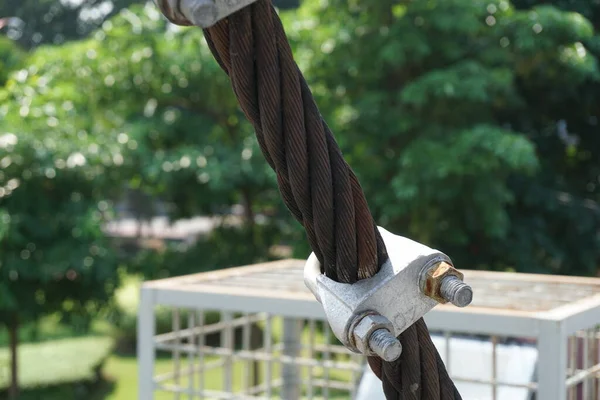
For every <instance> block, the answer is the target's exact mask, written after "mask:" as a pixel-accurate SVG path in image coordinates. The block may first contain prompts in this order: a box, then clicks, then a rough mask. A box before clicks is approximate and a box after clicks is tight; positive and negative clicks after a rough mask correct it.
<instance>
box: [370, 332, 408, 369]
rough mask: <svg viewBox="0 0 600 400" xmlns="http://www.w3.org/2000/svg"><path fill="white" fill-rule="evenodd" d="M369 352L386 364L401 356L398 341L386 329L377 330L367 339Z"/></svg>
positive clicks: (400, 346)
mask: <svg viewBox="0 0 600 400" xmlns="http://www.w3.org/2000/svg"><path fill="white" fill-rule="evenodd" d="M369 347H370V348H371V351H373V352H374V353H376V354H377V355H378V356H379V357H381V358H382V359H383V360H385V361H387V362H392V361H395V360H397V359H398V358H399V357H400V354H402V345H401V344H400V341H399V340H398V339H397V338H396V337H395V336H394V335H392V334H391V333H390V331H388V330H387V329H378V330H376V331H375V332H373V333H372V334H371V337H370V338H369Z"/></svg>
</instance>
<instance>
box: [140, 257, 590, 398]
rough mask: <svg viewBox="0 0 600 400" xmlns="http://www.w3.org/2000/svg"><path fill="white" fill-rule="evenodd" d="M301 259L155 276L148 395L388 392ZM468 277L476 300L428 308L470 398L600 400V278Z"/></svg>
mask: <svg viewBox="0 0 600 400" xmlns="http://www.w3.org/2000/svg"><path fill="white" fill-rule="evenodd" d="M303 263H304V262H303V261H300V260H286V261H280V262H274V263H267V264H261V265H255V266H249V267H241V268H233V269H227V270H222V271H217V272H210V273H204V274H196V275H190V276H184V277H179V278H170V279H164V280H159V281H154V282H147V283H146V284H145V285H144V286H143V288H142V291H141V304H140V310H139V321H138V359H139V367H140V375H139V393H140V394H139V396H140V397H139V398H140V399H141V400H152V399H154V394H155V393H156V392H159V391H160V392H167V393H170V394H171V395H172V398H173V399H233V398H235V399H249V398H269V399H271V398H282V399H286V400H294V399H299V398H339V399H347V398H357V396H358V393H359V392H360V393H367V392H368V393H370V395H369V396H370V397H367V398H368V399H373V400H375V399H377V398H382V399H383V397H382V392H381V388H380V387H377V385H375V386H374V387H371V388H367V387H366V386H365V385H366V384H365V382H367V381H369V380H368V379H367V378H368V375H367V377H365V376H364V375H363V371H365V370H367V368H365V361H364V359H363V358H362V357H361V356H359V355H355V354H351V353H349V352H348V351H347V350H346V349H345V348H344V347H342V346H339V345H338V344H336V343H335V342H334V341H333V340H332V339H335V338H334V337H333V335H332V334H331V333H330V331H329V329H328V326H327V324H326V323H322V321H324V318H325V317H324V313H323V310H322V309H321V305H320V304H318V303H317V302H316V301H315V300H314V298H313V296H312V294H310V292H309V291H308V289H306V288H305V287H304V285H303V281H302V267H303ZM465 277H466V280H467V281H468V282H469V283H470V284H471V285H472V287H473V289H474V291H475V298H474V301H473V304H472V305H471V306H469V307H467V308H466V309H457V308H454V307H452V306H438V307H436V308H435V309H434V310H433V311H431V312H430V313H429V314H427V316H426V318H425V319H426V322H427V324H428V326H429V328H430V330H431V332H432V337H433V340H434V343H435V344H436V347H437V348H438V351H439V352H440V354H441V356H442V359H443V360H444V362H445V364H446V366H447V369H448V371H449V373H450V375H451V377H452V378H453V380H454V382H455V383H456V385H457V387H458V388H459V391H460V392H461V393H462V394H463V398H465V399H469V400H487V399H490V400H505V399H507V400H519V399H523V400H530V399H536V400H599V399H600V385H599V379H600V346H599V345H598V344H599V341H600V330H599V329H598V325H599V324H600V279H593V278H572V277H555V276H541V275H529V274H513V273H493V272H478V271H465ZM165 306H166V307H171V308H172V310H173V313H172V315H173V321H172V329H171V331H170V332H167V333H162V334H157V333H156V322H155V310H156V309H157V307H165ZM183 312H185V314H186V316H185V317H183V316H182V313H183ZM215 312H216V313H217V315H218V317H217V318H214V313H215ZM209 313H212V314H211V315H213V318H211V319H210V321H208V320H207V318H206V316H207V315H209ZM164 354H168V355H169V357H170V359H171V361H170V362H169V363H168V364H167V363H166V362H165V361H164V358H163V355H164ZM157 355H161V357H158V356H157ZM165 369H166V370H165ZM361 379H363V385H362V386H361V388H360V391H359V390H358V388H359V384H360V382H361ZM368 390H370V392H369V391H368ZM373 396H376V397H373ZM377 396H378V397H377ZM161 398H162V397H161Z"/></svg>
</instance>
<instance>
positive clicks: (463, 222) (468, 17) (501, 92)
mask: <svg viewBox="0 0 600 400" xmlns="http://www.w3.org/2000/svg"><path fill="white" fill-rule="evenodd" d="M299 13H300V15H295V16H289V17H288V18H287V19H286V24H287V26H288V32H289V36H290V37H291V39H292V40H293V41H294V42H296V43H298V45H297V46H296V47H297V50H296V55H297V59H298V60H299V62H300V63H301V68H302V69H303V70H304V71H307V74H308V76H309V78H310V80H311V84H312V87H313V88H314V92H315V94H316V95H317V96H318V98H319V99H318V100H319V104H320V105H321V107H322V109H323V112H324V114H325V115H328V116H330V118H329V119H330V122H331V124H332V125H333V128H334V132H336V134H337V137H338V140H339V142H340V144H341V146H342V148H343V149H344V150H345V155H346V157H347V159H348V161H349V162H350V164H351V165H353V166H355V168H356V170H357V174H358V175H359V177H360V178H361V182H362V183H363V185H364V188H365V191H366V193H367V198H368V199H369V201H370V204H371V208H372V210H373V211H374V214H375V217H376V219H377V220H378V222H379V223H380V224H381V225H384V226H386V227H388V228H389V229H392V230H394V231H396V232H398V233H403V234H406V235H408V236H410V237H413V238H415V239H417V240H420V241H423V242H425V243H429V244H431V245H433V246H436V247H437V248H441V249H443V250H444V251H446V252H448V253H449V254H450V255H451V256H452V257H453V258H454V259H455V261H456V262H457V264H458V265H463V266H465V267H468V268H485V269H503V270H504V269H513V268H516V269H518V270H521V271H538V272H542V271H543V272H553V273H567V274H576V273H585V274H590V273H593V272H594V271H595V270H596V268H597V266H598V257H599V255H600V254H599V249H600V246H599V242H598V240H599V239H598V232H597V231H598V226H599V223H600V214H599V212H598V208H597V202H596V200H594V199H592V198H591V197H590V195H589V192H585V190H581V187H580V188H579V189H575V188H571V187H569V185H570V182H569V181H567V182H564V181H563V185H562V187H559V186H557V185H556V184H555V182H552V181H551V180H552V179H555V180H561V178H560V177H559V176H558V174H559V173H560V171H558V170H557V168H555V167H556V166H557V165H555V163H556V162H557V161H556V158H557V156H558V157H560V158H561V160H563V161H562V162H563V163H565V164H568V163H569V162H572V158H571V159H570V160H571V161H569V159H565V158H567V156H569V155H570V154H572V152H573V149H572V147H571V150H568V149H567V148H568V146H565V145H564V144H562V145H561V147H560V148H558V149H554V150H551V151H547V147H548V146H552V145H556V143H557V142H560V140H557V137H558V136H560V134H559V133H558V132H557V130H558V128H560V126H559V127H556V126H552V129H553V130H552V131H549V130H548V128H549V127H550V126H551V124H549V123H548V122H549V121H548V120H547V117H548V115H549V114H550V112H551V111H556V110H557V107H556V106H555V105H559V104H560V105H564V104H565V103H567V102H569V101H578V102H579V103H577V104H579V105H581V104H583V103H585V102H587V101H588V99H587V98H585V97H583V98H578V97H577V95H578V93H579V89H581V88H583V87H585V86H586V85H589V84H590V83H592V82H597V79H598V66H597V62H596V60H595V59H594V57H593V56H591V54H590V51H592V49H591V46H592V41H593V38H594V30H593V27H592V25H591V24H590V22H589V21H587V20H586V19H585V18H584V17H582V16H581V15H579V14H575V13H568V12H562V11H560V10H558V9H556V8H554V7H551V6H540V7H537V8H535V10H534V11H527V12H526V11H517V10H515V9H514V8H513V7H512V6H511V4H510V3H509V2H508V1H505V0H493V1H478V0H476V1H472V0H450V1H438V0H424V1H418V2H414V1H391V0H388V1H381V2H377V3H376V4H375V3H369V4H368V5H367V4H365V3H361V2H355V1H351V2H346V1H341V0H330V1H327V2H323V1H318V0H314V1H311V0H307V1H305V2H304V5H303V6H302V7H301V8H300V11H299ZM289 28H291V29H289ZM597 92H598V91H597V90H596V93H597ZM588 93H589V92H588ZM590 104H593V103H590ZM590 104H586V107H585V108H584V107H579V106H578V105H575V104H574V105H573V107H571V109H572V110H573V111H577V112H578V113H577V114H574V117H573V119H572V120H573V122H572V124H573V125H572V126H575V123H578V124H590V123H592V124H593V123H595V121H596V118H597V114H598V109H597V108H596V109H594V108H593V107H592V106H590ZM578 107H579V108H578ZM577 108H578V109H577ZM542 110H544V111H542ZM557 115H560V114H557ZM557 119H559V118H556V117H554V118H553V119H552V120H551V121H556V120H557ZM542 120H545V122H546V124H545V125H540V124H535V123H534V121H542ZM575 121H577V122H575ZM569 123H570V124H571V121H570V122H569ZM569 126H571V125H569ZM595 132H596V135H593V136H594V139H593V140H594V141H588V142H586V143H583V142H581V144H580V147H579V151H578V153H579V156H581V157H584V155H585V157H587V159H588V164H587V165H585V164H584V163H581V164H580V167H581V168H580V169H579V170H578V173H581V174H585V175H586V178H583V177H582V179H580V182H581V181H582V180H583V179H597V176H598V174H597V171H596V170H595V169H594V168H593V167H592V166H591V165H590V163H589V161H591V160H592V159H593V160H594V161H593V162H594V163H597V162H598V161H597V160H599V158H598V157H596V158H595V159H594V158H593V157H595V156H594V154H597V153H596V151H597V150H598V149H600V146H598V145H597V143H598V142H597V140H598V135H597V130H596V131H595ZM590 139H591V137H590ZM592 148H593V149H592ZM590 157H592V158H591V159H590ZM548 176H550V177H551V180H550V181H549V180H548ZM565 176H566V175H565ZM563 179H564V178H563ZM588 182H589V181H588Z"/></svg>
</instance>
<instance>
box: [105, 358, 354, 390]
mask: <svg viewBox="0 0 600 400" xmlns="http://www.w3.org/2000/svg"><path fill="white" fill-rule="evenodd" d="M212 359H214V358H212ZM186 361H187V360H186V359H182V364H181V365H182V369H184V368H185V365H186V364H185V362H186ZM155 366H156V372H155V373H156V374H161V373H166V372H169V371H172V370H173V361H172V360H171V359H168V358H159V359H157V360H156V364H155ZM245 369H246V365H245V363H243V362H236V363H235V365H234V369H233V370H234V372H233V382H232V383H233V388H234V390H236V389H241V388H242V384H243V380H242V379H243V378H242V376H243V375H242V374H243V372H244V370H245ZM104 371H105V375H107V377H108V378H113V379H115V380H114V390H113V391H112V392H111V393H109V394H108V395H107V396H106V397H104V398H103V400H134V399H137V398H138V397H137V395H138V390H137V379H138V376H137V372H138V368H137V360H136V359H135V357H123V356H118V355H113V356H112V357H111V358H110V359H109V360H108V362H107V363H106V365H105V368H104ZM279 371H280V365H279V364H277V363H274V364H273V374H274V375H275V376H279ZM319 372H320V374H322V371H317V373H319ZM331 376H332V377H335V378H336V379H347V378H349V375H348V374H346V373H340V372H334V373H332V374H331ZM222 382H223V370H222V368H215V369H212V370H210V371H208V372H207V373H206V374H204V385H205V388H206V389H212V390H221V389H222V387H223V386H222ZM188 383H189V381H188V379H187V378H184V379H182V380H181V381H180V385H182V386H183V387H187V385H188ZM330 393H331V395H330V396H329V399H340V400H341V399H346V398H348V396H347V395H342V394H340V393H337V394H336V391H335V390H330ZM182 397H185V396H182ZM273 398H274V399H275V398H279V397H278V396H274V397H273ZM318 398H319V397H318V396H316V397H315V399H318ZM172 399H173V393H167V392H156V393H155V400H172Z"/></svg>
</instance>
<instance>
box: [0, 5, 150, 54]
mask: <svg viewBox="0 0 600 400" xmlns="http://www.w3.org/2000/svg"><path fill="white" fill-rule="evenodd" d="M142 1H143V0H109V1H106V0H20V1H3V2H1V3H0V18H5V19H6V20H5V21H6V27H5V29H6V32H7V35H8V37H10V38H11V39H13V40H16V41H18V42H19V43H20V44H21V45H22V46H24V47H26V48H32V47H37V46H39V45H42V44H49V43H53V44H61V43H63V42H65V41H68V40H73V39H79V38H82V37H85V36H87V35H88V34H89V33H91V32H93V31H94V30H96V29H97V28H98V27H100V26H101V25H102V23H103V22H104V21H105V20H107V19H109V18H111V17H112V16H113V15H115V14H116V13H118V12H119V11H120V10H121V9H123V8H124V7H127V6H129V5H130V4H132V3H136V2H142Z"/></svg>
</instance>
